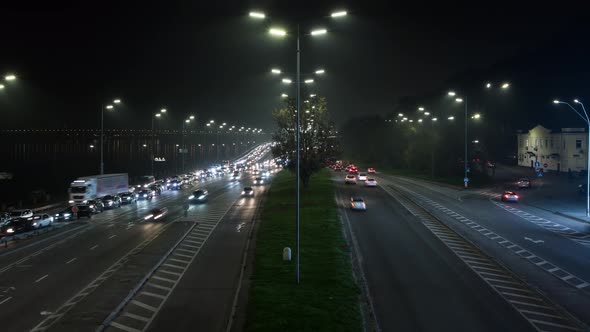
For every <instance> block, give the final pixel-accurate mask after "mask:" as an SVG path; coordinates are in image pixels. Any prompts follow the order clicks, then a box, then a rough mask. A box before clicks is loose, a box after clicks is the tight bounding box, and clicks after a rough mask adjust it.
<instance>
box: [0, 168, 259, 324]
mask: <svg viewBox="0 0 590 332" xmlns="http://www.w3.org/2000/svg"><path fill="white" fill-rule="evenodd" d="M250 182H251V179H250V176H249V175H248V176H245V177H244V178H243V179H242V180H241V181H240V182H239V183H235V182H231V181H230V180H229V177H228V176H225V177H220V178H216V179H213V180H208V181H205V182H204V183H201V184H199V185H198V187H205V188H207V189H208V190H209V192H210V198H209V201H208V202H207V203H205V204H201V205H191V207H190V209H189V211H188V213H187V215H186V216H185V214H184V211H183V209H182V206H183V204H184V203H185V202H186V199H187V197H188V196H189V195H190V193H191V192H192V190H194V188H195V187H196V186H195V187H192V188H185V189H183V190H181V191H165V192H163V193H162V195H161V196H159V197H156V198H154V200H153V201H152V202H145V201H140V202H138V203H137V204H131V205H128V206H124V207H122V208H120V209H114V210H109V211H105V212H104V213H101V214H98V215H96V216H94V217H93V218H92V219H91V220H88V221H86V220H84V221H81V222H75V223H72V224H70V225H68V226H67V227H62V228H61V229H60V230H56V231H54V232H51V233H48V234H47V235H44V236H39V237H36V238H33V239H30V240H28V241H27V242H26V243H20V244H19V245H15V246H11V247H9V248H7V249H3V250H2V252H0V322H1V325H0V326H1V329H2V330H4V331H27V330H36V331H45V330H52V331H95V330H96V328H97V327H98V326H99V325H100V324H101V323H102V322H103V321H104V319H105V318H106V317H107V316H108V315H109V314H110V313H111V312H112V311H113V310H114V309H115V308H116V307H117V305H119V303H120V302H121V301H122V300H123V299H124V298H125V297H126V296H127V295H128V294H129V292H130V290H131V289H132V288H133V287H134V286H135V285H136V284H137V283H138V281H139V280H141V279H142V278H143V277H144V276H145V275H146V273H147V272H148V271H149V270H150V269H152V268H153V267H154V265H155V264H156V263H157V262H158V261H159V260H160V259H161V258H162V256H163V255H164V254H165V253H166V252H168V250H170V248H171V247H172V246H173V245H174V244H175V243H176V242H177V241H178V240H179V239H180V238H181V237H182V236H183V235H184V234H185V233H186V231H187V230H188V229H190V228H191V227H193V226H194V225H195V222H197V225H199V223H200V222H202V223H203V225H205V224H206V223H207V222H208V221H207V220H208V218H209V219H213V218H216V219H218V224H219V225H218V227H217V229H212V230H211V236H210V240H209V241H206V242H203V243H202V252H201V253H199V255H197V256H196V257H197V259H196V260H195V261H194V264H191V265H190V266H189V267H188V270H187V273H186V276H187V278H183V279H181V280H179V287H178V289H179V290H181V291H182V294H176V293H172V295H171V296H170V300H169V301H167V302H166V303H163V305H162V307H161V309H162V315H164V317H165V315H170V314H174V313H173V312H170V310H168V306H171V307H174V306H176V305H178V303H180V302H181V300H179V299H178V297H181V296H187V295H190V294H189V293H188V292H190V291H194V294H193V295H194V296H191V298H192V303H193V305H195V308H197V306H199V307H203V306H207V305H209V307H208V308H209V316H208V319H209V320H214V322H213V323H212V324H215V326H218V327H219V326H223V324H226V322H227V319H228V315H229V312H230V311H228V308H231V305H232V302H233V294H234V290H235V287H236V286H237V277H238V276H239V270H240V268H241V266H240V262H241V255H242V253H243V244H244V243H245V242H244V241H245V236H244V234H247V229H248V227H249V221H250V220H251V219H252V215H253V211H254V209H255V207H256V205H257V202H258V201H259V199H258V198H257V197H254V198H252V199H249V200H247V201H245V200H244V199H242V198H240V193H241V189H242V187H243V186H244V185H247V184H249V183H250ZM263 190H264V187H260V188H257V190H256V191H257V194H258V195H260V194H262V192H263ZM163 206H165V207H168V208H169V210H170V213H169V214H168V216H167V217H166V219H165V220H163V221H161V222H160V221H158V222H146V221H144V219H143V217H144V216H145V215H146V214H147V213H148V211H149V210H150V209H151V208H154V207H163ZM197 227H200V226H197ZM221 258H225V259H221ZM238 258H239V259H238ZM194 275H200V278H204V280H209V282H208V283H206V284H202V285H201V288H202V289H201V290H196V289H190V287H189V285H190V284H191V283H192V282H193V281H192V280H191V279H192V278H193V277H194ZM220 275H222V276H224V278H219V276H220ZM207 278H208V279H207ZM186 283H188V284H186ZM187 287H188V288H187ZM207 288H209V289H211V290H216V289H220V290H223V291H221V292H218V294H221V293H223V296H217V295H216V296H215V298H216V299H217V304H218V305H217V306H216V305H210V304H209V297H207V296H206V295H207V294H206V292H207V291H206V289H207ZM213 293H215V291H214V292H213ZM183 305H184V304H183ZM195 310H196V309H195ZM191 319H195V321H199V320H198V319H197V318H196V317H194V316H189V317H186V318H185V320H184V322H182V324H183V325H182V326H189V325H190V324H192V322H191ZM158 322H159V320H156V321H155V323H156V324H154V327H153V328H152V330H154V331H158V330H163V331H164V330H166V331H168V330H170V326H168V327H164V326H160V325H158ZM179 326H180V325H179ZM147 327H148V326H146V328H147Z"/></svg>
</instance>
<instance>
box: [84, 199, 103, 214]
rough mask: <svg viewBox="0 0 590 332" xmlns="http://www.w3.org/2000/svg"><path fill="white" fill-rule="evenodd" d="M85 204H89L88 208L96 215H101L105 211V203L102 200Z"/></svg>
mask: <svg viewBox="0 0 590 332" xmlns="http://www.w3.org/2000/svg"><path fill="white" fill-rule="evenodd" d="M85 203H86V204H88V207H89V208H90V210H91V211H92V213H94V214H97V213H101V212H103V211H104V203H103V202H102V201H101V200H98V199H89V200H87V201H86V202H85Z"/></svg>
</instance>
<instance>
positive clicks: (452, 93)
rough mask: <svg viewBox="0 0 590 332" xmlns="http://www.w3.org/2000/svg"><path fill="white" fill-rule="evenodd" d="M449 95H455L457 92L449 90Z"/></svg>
mask: <svg viewBox="0 0 590 332" xmlns="http://www.w3.org/2000/svg"><path fill="white" fill-rule="evenodd" d="M448 95H449V96H451V97H454V96H455V95H456V93H455V92H454V91H449V93H448Z"/></svg>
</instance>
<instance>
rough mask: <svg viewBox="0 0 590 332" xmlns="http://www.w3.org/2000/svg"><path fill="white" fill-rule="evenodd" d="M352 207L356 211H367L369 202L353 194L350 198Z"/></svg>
mask: <svg viewBox="0 0 590 332" xmlns="http://www.w3.org/2000/svg"><path fill="white" fill-rule="evenodd" d="M350 209H351V210H356V211H366V210H367V204H366V203H365V200H364V199H362V198H360V197H355V196H353V197H351V198H350Z"/></svg>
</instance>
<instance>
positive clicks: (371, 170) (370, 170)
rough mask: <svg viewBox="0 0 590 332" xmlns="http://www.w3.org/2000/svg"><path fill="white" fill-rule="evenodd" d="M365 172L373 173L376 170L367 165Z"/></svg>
mask: <svg viewBox="0 0 590 332" xmlns="http://www.w3.org/2000/svg"><path fill="white" fill-rule="evenodd" d="M367 173H369V174H375V173H377V172H376V171H375V169H374V168H373V167H369V169H367Z"/></svg>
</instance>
